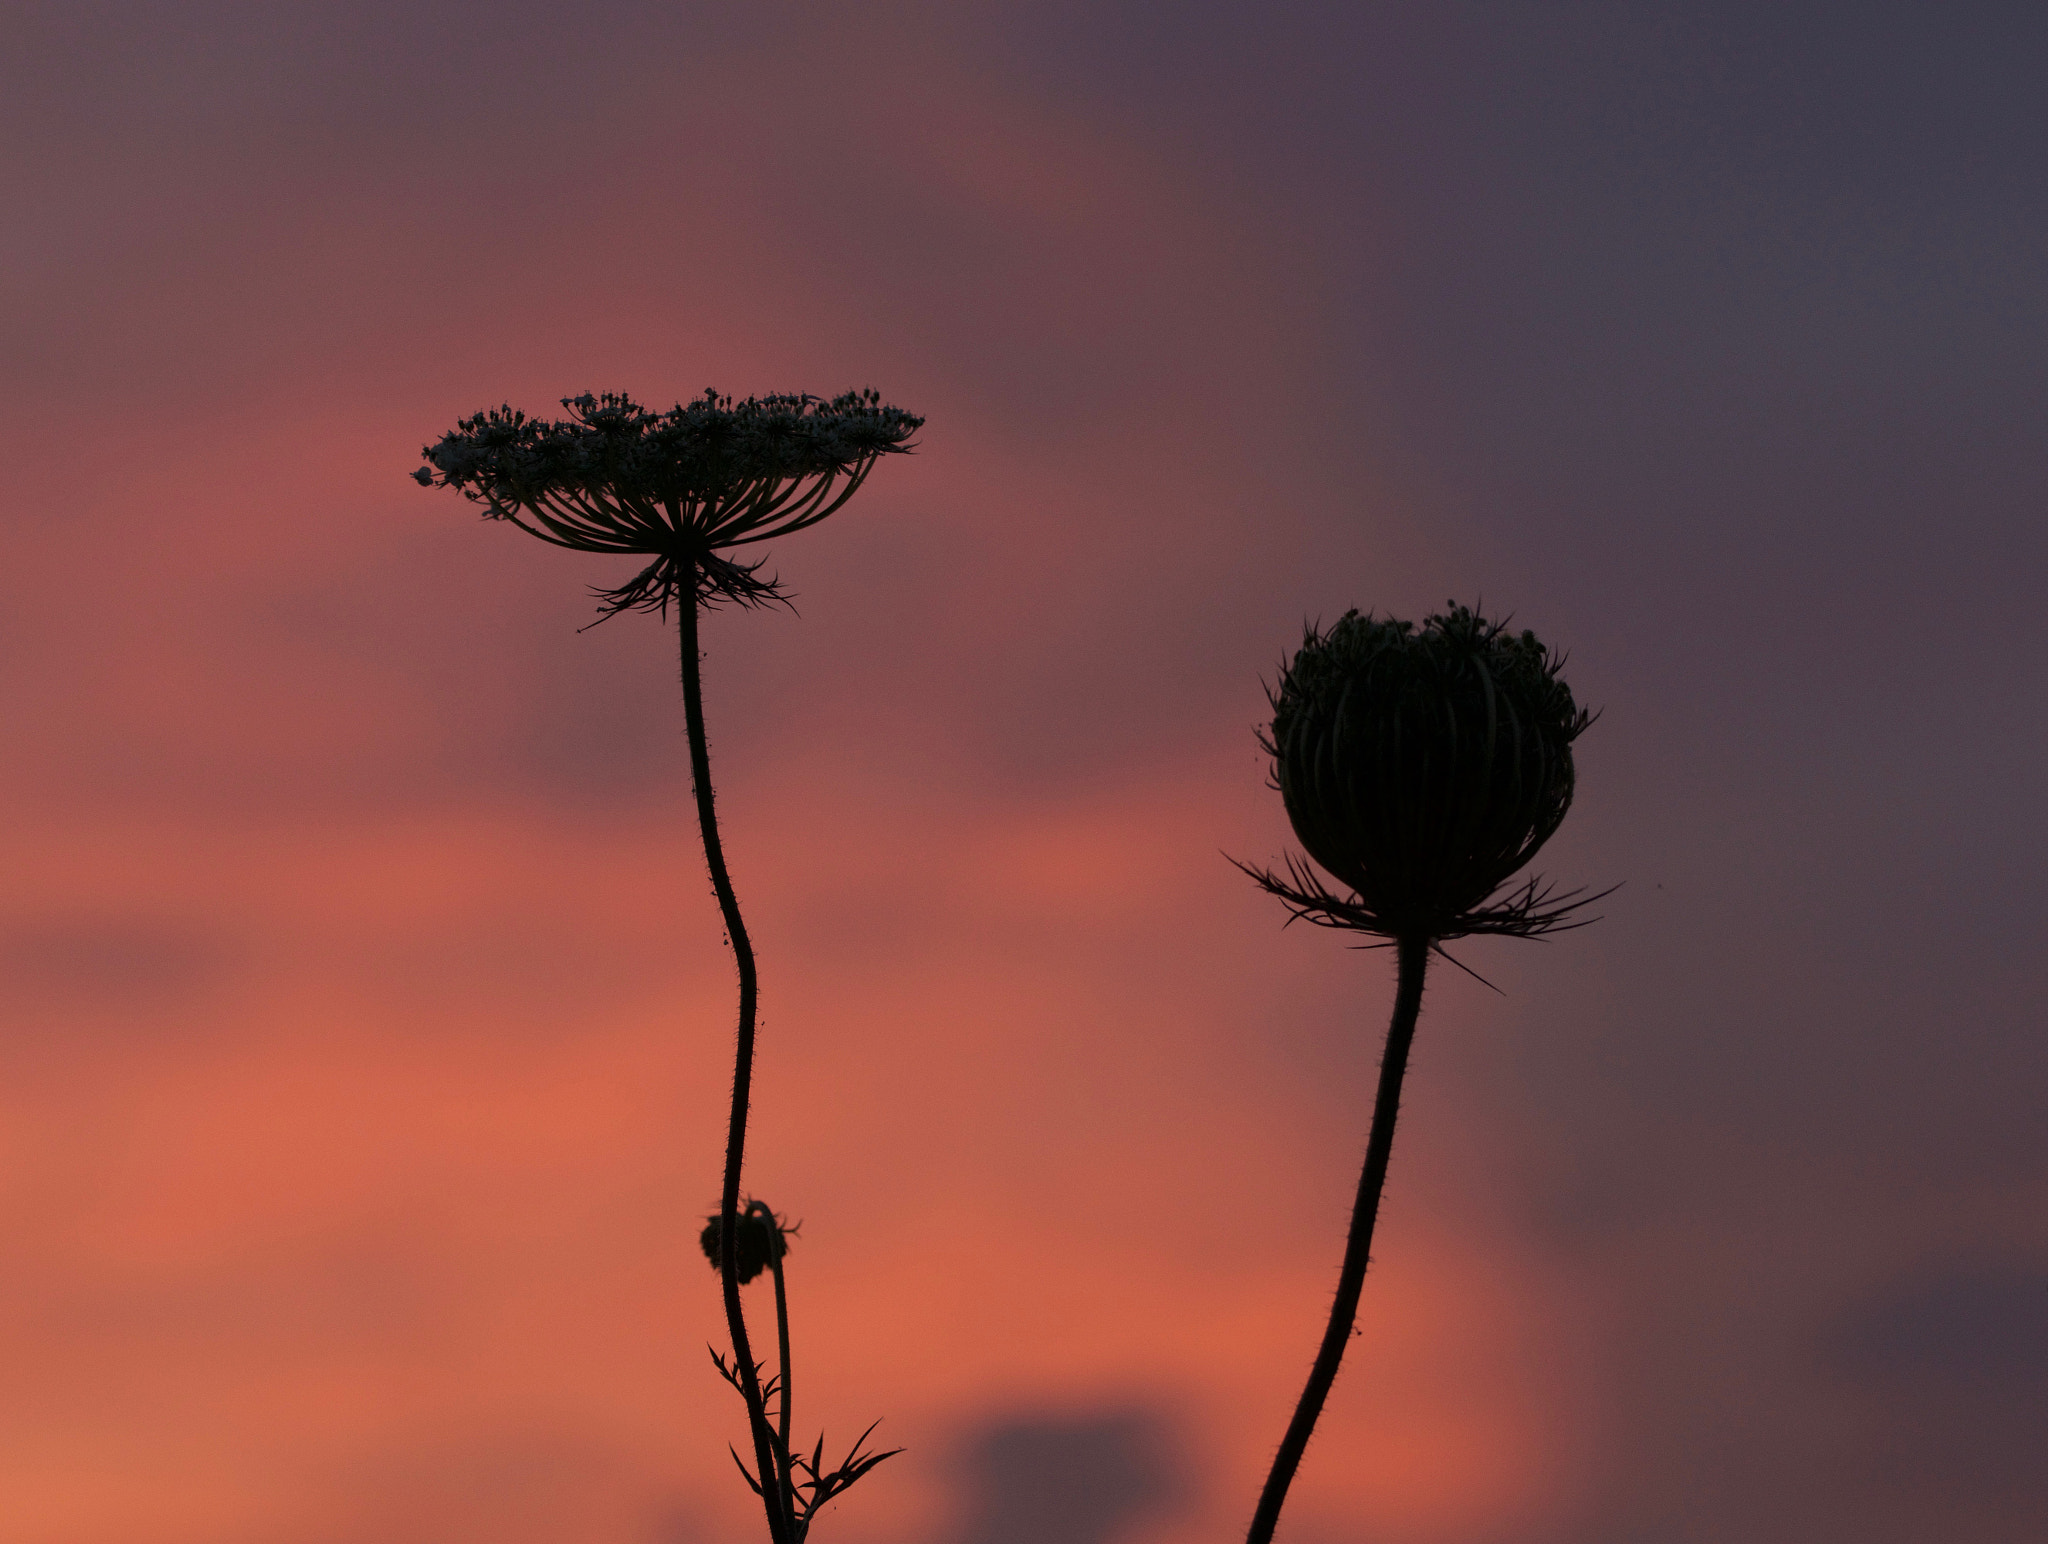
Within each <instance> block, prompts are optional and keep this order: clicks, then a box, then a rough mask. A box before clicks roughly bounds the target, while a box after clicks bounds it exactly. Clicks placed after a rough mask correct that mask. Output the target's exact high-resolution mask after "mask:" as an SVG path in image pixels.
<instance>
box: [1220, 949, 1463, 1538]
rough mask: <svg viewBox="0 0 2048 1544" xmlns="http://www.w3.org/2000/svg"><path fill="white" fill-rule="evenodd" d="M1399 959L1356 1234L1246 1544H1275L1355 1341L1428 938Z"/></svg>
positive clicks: (1355, 1208)
mask: <svg viewBox="0 0 2048 1544" xmlns="http://www.w3.org/2000/svg"><path fill="white" fill-rule="evenodd" d="M1395 949H1396V958H1397V959H1398V961H1399V966H1398V976H1397V978H1396V985H1395V988H1394V1019H1393V1022H1392V1023H1391V1024H1390V1025H1389V1026H1388V1027H1387V1048H1386V1051H1385V1053H1384V1054H1383V1055H1382V1056H1381V1057H1380V1087H1379V1094H1378V1096H1377V1097H1376V1098H1375V1099H1374V1100H1373V1107H1372V1131H1371V1134H1370V1135H1369V1136H1367V1138H1366V1140H1365V1171H1364V1172H1363V1173H1362V1174H1360V1175H1359V1177H1358V1201H1357V1203H1356V1204H1355V1205H1354V1206H1353V1207H1352V1210H1351V1237H1350V1240H1349V1242H1347V1243H1346V1244H1345V1246H1344V1268H1343V1269H1342V1270H1341V1271H1340V1272H1339V1273H1338V1275H1337V1299H1336V1301H1335V1302H1333V1303H1332V1304H1331V1305H1330V1326H1329V1328H1328V1329H1327V1330H1325V1331H1324V1332H1323V1348H1322V1350H1320V1351H1318V1352H1317V1353H1316V1364H1315V1366H1314V1368H1313V1369H1311V1370H1310V1372H1309V1375H1308V1387H1306V1388H1304V1389H1303V1390H1302V1391H1301V1402H1300V1403H1299V1404H1297V1405H1296V1406H1295V1407H1294V1419H1293V1420H1292V1421H1290V1422H1289V1423H1288V1426H1287V1435H1286V1436H1285V1437H1284V1438H1282V1439H1281V1442H1280V1451H1279V1453H1278V1454H1276V1455H1275V1456H1274V1459H1273V1471H1272V1473H1270V1474H1269V1475H1267V1476H1266V1488H1265V1491H1264V1492H1263V1493H1262V1494H1261V1495H1260V1497H1259V1509H1258V1511H1257V1512H1255V1513H1254V1514H1253V1515H1252V1527H1251V1532H1250V1533H1248V1534H1246V1535H1245V1544H1271V1540H1272V1537H1273V1529H1274V1526H1275V1525H1276V1524H1277V1523H1278V1522H1279V1521H1280V1508H1281V1506H1282V1504H1283V1503H1285V1502H1286V1500H1287V1487H1288V1486H1289V1485H1290V1484H1292V1483H1293V1481H1294V1471H1295V1470H1296V1469H1297V1468H1299V1467H1300V1466H1301V1455H1302V1452H1303V1451H1304V1450H1305V1449H1306V1448H1307V1447H1308V1439H1309V1433H1311V1432H1313V1431H1314V1430H1315V1427H1316V1418H1317V1417H1318V1416H1320V1415H1321V1414H1322V1413H1323V1400H1324V1399H1325V1398H1326V1397H1328V1395H1329V1392H1330V1385H1331V1384H1332V1383H1334V1382H1335V1381H1336V1379H1337V1366H1338V1364H1339V1363H1340V1362H1342V1361H1343V1360H1344V1348H1345V1347H1346V1346H1347V1345H1349V1344H1350V1342H1351V1329H1352V1326H1353V1324H1354V1323H1356V1322H1357V1319H1358V1294H1359V1290H1360V1289H1361V1288H1362V1287H1363V1286H1364V1285H1365V1267H1366V1262H1367V1261H1368V1260H1369V1259H1370V1258H1371V1255H1372V1227H1373V1223H1374V1221H1375V1220H1376V1219H1377V1217H1378V1215H1379V1209H1380V1191H1381V1190H1382V1189H1383V1188H1384V1187H1385V1185H1386V1183H1387V1158H1388V1156H1389V1155H1390V1154H1391V1153H1392V1152H1393V1150H1394V1119H1395V1117H1396V1116H1397V1115H1399V1114H1400V1111H1401V1078H1402V1076H1403V1074H1405V1073H1406V1072H1407V1070H1408V1047H1409V1045H1410V1044H1411V1043H1412V1042H1413V1041H1414V1039H1415V1020H1416V1018H1417V1016H1418V1015H1419V1014H1420V1013H1421V1012H1422V977H1423V974H1424V972H1426V971H1427V970H1428V968H1429V940H1428V939H1427V938H1404V939H1401V940H1400V941H1399V943H1398V944H1397V945H1396V946H1395Z"/></svg>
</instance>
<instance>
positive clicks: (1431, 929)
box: [1238, 604, 1607, 1544]
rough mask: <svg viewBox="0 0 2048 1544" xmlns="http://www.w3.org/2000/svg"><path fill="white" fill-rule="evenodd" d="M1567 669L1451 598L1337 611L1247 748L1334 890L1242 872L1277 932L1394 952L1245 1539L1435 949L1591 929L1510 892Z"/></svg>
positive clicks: (1563, 798) (1572, 732)
mask: <svg viewBox="0 0 2048 1544" xmlns="http://www.w3.org/2000/svg"><path fill="white" fill-rule="evenodd" d="M1562 664H1563V661H1562V660H1561V659H1560V658H1559V657H1558V656H1556V655H1554V654H1552V653H1550V652H1549V651H1548V650H1546V649H1545V648H1544V647H1543V645H1542V644H1541V643H1539V642H1537V640H1536V635H1535V634H1534V633H1531V632H1526V631H1525V632H1522V633H1519V634H1517V633H1511V632H1509V631H1508V630H1507V627H1506V625H1505V624H1503V623H1499V622H1489V621H1487V620H1486V619H1485V618H1484V617H1481V616H1479V615H1478V614H1476V613H1475V612H1473V611H1470V610H1468V609H1467V608H1465V607H1463V606H1459V605H1455V604H1453V605H1452V607H1451V609H1450V610H1449V611H1448V612H1445V613H1444V614H1442V615H1440V616H1432V617H1429V618H1427V619H1425V620H1424V622H1423V624H1422V627H1421V629H1420V630H1418V629H1416V627H1415V626H1414V625H1413V624H1412V623H1409V622H1398V621H1394V620H1392V619H1390V618H1389V619H1381V618H1376V617H1373V616H1360V615H1359V614H1358V613H1357V612H1356V611H1350V612H1346V613H1345V615H1344V617H1343V618H1342V620H1340V621H1339V622H1338V623H1337V624H1336V625H1335V626H1334V627H1332V628H1330V629H1329V631H1327V632H1318V631H1317V630H1316V629H1315V628H1310V629H1308V631H1307V634H1306V636H1305V637H1304V638H1303V640H1302V645H1301V648H1300V649H1299V650H1298V651H1296V653H1295V656H1294V659H1293V661H1292V663H1291V664H1287V665H1284V666H1283V667H1282V669H1281V672H1280V684H1279V686H1278V687H1277V688H1276V689H1275V690H1274V691H1273V693H1272V695H1271V701H1272V706H1273V726H1272V733H1271V735H1270V737H1268V736H1265V735H1261V736H1260V741H1259V743H1260V745H1261V746H1262V747H1263V748H1264V749H1265V750H1266V752H1267V753H1268V754H1269V755H1271V756H1272V758H1273V782H1274V785H1275V786H1276V787H1277V788H1278V789H1279V790H1280V796H1281V799H1282V800H1283V801H1284V802H1285V804H1286V806H1287V817H1288V819H1289V821H1290V822H1291V823H1292V824H1293V826H1294V833H1295V835H1296V836H1298V837H1299V838H1300V839H1301V844H1302V846H1303V847H1305V848H1307V849H1308V854H1309V858H1311V859H1313V860H1314V863H1315V864H1316V865H1318V866H1320V867H1321V868H1322V869H1323V870H1324V871H1325V872H1327V873H1328V874H1329V875H1330V876H1331V878H1333V879H1335V880H1336V881H1337V883H1338V884H1339V885H1340V886H1341V887H1343V888H1342V891H1336V890H1332V889H1331V888H1330V887H1329V886H1328V885H1326V884H1325V883H1324V881H1323V879H1322V878H1321V876H1320V875H1318V874H1317V872H1316V869H1315V867H1312V866H1311V865H1310V863H1309V862H1307V861H1305V860H1303V859H1300V858H1295V857H1291V856H1290V857H1289V858H1288V859H1287V860H1286V864H1285V871H1284V873H1279V874H1276V873H1273V872H1271V871H1270V870H1265V869H1257V868H1252V867H1250V866H1248V865H1245V864H1239V865H1238V867H1240V868H1242V869H1244V871H1245V872H1246V873H1248V874H1249V875H1251V877H1252V878H1253V879H1255V880H1257V881H1258V883H1259V884H1260V886H1261V887H1262V888H1264V889H1265V890H1267V891H1268V892H1270V893H1271V894H1273V895H1276V896H1278V897H1279V898H1280V899H1281V900H1282V901H1284V902H1285V903H1286V905H1287V907H1288V910H1289V911H1290V913H1291V916H1290V917H1289V920H1290V921H1295V920H1305V921H1309V922H1313V923H1316V924H1318V925H1320V926H1323V927H1334V928H1343V929H1345V930H1347V931H1349V932H1354V933H1361V934H1364V935H1366V937H1367V938H1368V939H1370V940H1372V941H1371V942H1370V943H1368V944H1366V945H1365V946H1364V947H1368V948H1391V949H1393V950H1394V956H1395V961H1396V987H1395V994H1394V1016H1393V1022H1392V1024H1391V1025H1390V1026H1389V1028H1388V1030H1387V1042H1386V1050H1385V1052H1384V1054H1383V1055H1382V1056H1381V1059H1380V1077H1379V1090H1378V1093H1377V1095H1376V1096H1375V1098H1374V1101H1373V1112H1372V1127H1371V1131H1370V1133H1369V1134H1368V1136H1367V1139H1366V1148H1365V1168H1364V1172H1363V1173H1362V1174H1361V1175H1360V1176H1359V1181H1358V1199H1357V1202H1356V1204H1355V1205H1354V1206H1353V1209H1352V1213H1351V1235H1350V1238H1349V1240H1348V1241H1347V1242H1346V1244H1345V1247H1344V1264H1343V1267H1342V1269H1341V1270H1340V1271H1339V1273H1338V1279H1337V1296H1336V1300H1335V1302H1333V1303H1332V1304H1331V1306H1330V1322H1329V1327H1328V1328H1327V1330H1326V1331H1325V1332H1324V1334H1323V1343H1322V1348H1321V1349H1320V1351H1319V1352H1318V1353H1317V1355H1316V1360H1315V1366H1314V1367H1313V1368H1312V1369H1311V1371H1310V1373H1309V1379H1308V1386H1307V1387H1306V1388H1304V1389H1303V1390H1302V1395H1301V1400H1300V1402H1299V1403H1298V1404H1297V1405H1296V1407H1295V1411H1294V1418H1293V1420H1292V1421H1290V1422H1289V1423H1288V1427H1287V1433H1286V1436H1285V1437H1284V1438H1283V1439H1282V1440H1281V1443H1280V1451H1279V1453H1278V1454H1277V1455H1276V1456H1275V1457H1274V1460H1273V1468H1272V1471H1271V1473H1270V1474H1269V1475H1268V1476H1267V1479H1266V1486H1265V1490H1264V1492H1263V1493H1262V1494H1261V1495H1260V1497H1259V1505H1258V1510H1257V1511H1256V1513H1254V1515H1253V1518H1252V1525H1251V1531H1250V1533H1249V1535H1248V1536H1247V1537H1248V1544H1268V1541H1270V1540H1271V1539H1272V1537H1273V1529H1274V1526H1275V1525H1276V1524H1277V1523H1278V1522H1279V1519H1280V1508H1281V1506H1282V1504H1283V1503H1284V1502H1285V1501H1286V1499H1287V1488H1288V1486H1289V1485H1290V1484H1291V1483H1292V1482H1293V1479H1294V1472H1295V1470H1296V1469H1297V1468H1298V1467H1299V1466H1300V1463H1301V1455H1302V1452H1303V1450H1304V1449H1305V1448H1306V1447H1307V1446H1308V1439H1309V1434H1310V1433H1311V1432H1313V1431H1314V1430H1315V1424H1316V1419H1317V1417H1318V1416H1320V1415H1321V1413H1322V1409H1323V1401H1324V1399H1325V1398H1326V1397H1327V1396H1328V1394H1329V1392H1330V1385H1331V1384H1332V1383H1333V1382H1334V1381H1335V1380H1336V1377H1337V1367H1338V1364H1339V1363H1340V1362H1341V1361H1342V1360H1343V1357H1344V1348H1345V1346H1346V1344H1347V1343H1348V1342H1349V1341H1350V1339H1351V1331H1352V1326H1353V1324H1354V1323H1355V1322H1356V1320H1357V1317H1358V1297H1359V1292H1360V1290H1361V1288H1362V1287H1363V1286H1364V1283H1365V1268H1366V1262H1367V1260H1368V1258H1369V1257H1370V1255H1371V1251H1372V1231H1373V1222H1374V1219H1375V1218H1376V1217H1377V1215H1378V1213H1379V1203H1380V1191H1381V1190H1382V1188H1383V1187H1384V1186H1385V1184H1386V1178H1387V1159H1388V1156H1389V1155H1390V1154H1391V1153H1392V1151H1393V1144H1394V1120H1395V1117H1396V1115H1397V1114H1398V1112H1399V1110H1400V1104H1401V1080H1402V1077H1403V1075H1404V1074H1405V1072H1406V1071H1407V1066H1408V1048H1409V1045H1410V1043H1411V1042H1412V1041H1413V1039H1414V1036H1415V1022H1416V1019H1417V1016H1418V1015H1419V1014H1420V1012H1421V1010H1422V978H1423V975H1424V973H1425V972H1426V970H1427V969H1428V966H1429V957H1430V955H1431V954H1432V953H1433V952H1434V953H1437V954H1442V953H1443V944H1444V941H1445V940H1447V939H1453V938H1464V937H1468V936H1471V935H1473V934H1483V933H1495V934H1502V935H1505V936H1508V937H1514V938H1540V937H1542V936H1544V935H1545V934H1548V933H1554V932H1558V931H1560V930H1562V929H1565V928H1571V927H1577V926H1580V925H1582V922H1583V921H1585V920H1589V919H1584V918H1582V917H1581V916H1580V915H1579V908H1581V907H1582V906H1584V905H1586V904H1588V903H1589V902H1590V901H1592V900H1594V899H1597V897H1594V896H1582V895H1581V894H1580V893H1578V892H1571V893H1567V894H1563V895H1560V894H1558V893H1556V892H1555V891H1553V890H1551V889H1548V888H1546V887H1545V886H1544V885H1542V884H1541V883H1540V882H1539V881H1537V880H1534V879H1531V880H1528V881H1526V882H1525V883H1524V884H1522V885H1520V886H1518V887H1515V888H1512V889H1511V888H1509V881H1510V880H1511V879H1512V878H1513V877H1514V875H1515V874H1516V873H1517V872H1519V871H1520V869H1521V868H1522V866H1523V865H1524V864H1526V863H1527V862H1528V861H1529V860H1530V859H1531V858H1533V857H1534V856H1535V855H1536V852H1537V849H1538V848H1540V847H1542V845H1543V844H1544V843H1545V842H1546V841H1548V840H1549V839H1550V837H1551V836H1552V835H1553V834H1555V832H1556V831H1557V828H1558V826H1559V825H1560V824H1561V823H1562V822H1563V820H1564V817H1565V812H1566V811H1567V810H1569V809H1570V808H1571V802H1572V789H1573V772H1572V742H1573V741H1574V740H1576V739H1577V738H1578V737H1579V735H1580V734H1581V733H1583V732H1584V730H1585V729H1586V727H1587V725H1589V724H1590V723H1591V722H1592V717H1591V715H1590V714H1588V713H1586V712H1585V711H1584V710H1583V709H1581V708H1580V707H1579V706H1578V705H1577V704H1576V703H1575V702H1574V701H1573V700H1572V694H1571V689H1570V688H1569V687H1567V686H1566V685H1565V683H1564V680H1563V678H1562V677H1561V676H1560V675H1559V670H1560V668H1561V666H1562ZM1605 893H1607V892H1604V891H1603V892H1602V894H1605ZM1445 957H1446V958H1449V956H1445ZM1452 963H1453V964H1456V963H1457V962H1456V961H1452Z"/></svg>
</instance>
